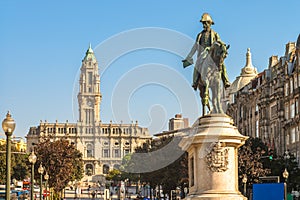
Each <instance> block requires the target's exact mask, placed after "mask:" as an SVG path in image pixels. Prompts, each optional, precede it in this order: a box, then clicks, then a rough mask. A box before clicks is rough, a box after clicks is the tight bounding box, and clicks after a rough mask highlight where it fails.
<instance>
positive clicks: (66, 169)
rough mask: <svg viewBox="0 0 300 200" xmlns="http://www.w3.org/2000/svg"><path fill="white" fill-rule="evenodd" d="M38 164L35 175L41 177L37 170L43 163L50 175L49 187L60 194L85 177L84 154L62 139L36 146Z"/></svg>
mask: <svg viewBox="0 0 300 200" xmlns="http://www.w3.org/2000/svg"><path fill="white" fill-rule="evenodd" d="M35 152H36V155H37V162H36V164H35V166H36V167H35V169H36V170H35V174H36V175H39V174H38V172H37V168H38V166H39V165H40V163H42V165H43V167H44V169H45V171H46V172H48V174H49V180H48V182H49V186H50V187H51V188H53V190H54V192H55V193H56V194H59V192H60V191H62V190H63V189H64V188H65V187H66V186H67V185H68V183H69V182H70V181H75V180H80V179H81V178H82V177H83V161H82V154H81V152H80V151H79V150H77V149H76V147H75V145H74V144H73V143H70V142H69V141H68V140H65V139H60V140H56V141H51V140H50V139H46V140H45V141H44V142H41V143H38V144H37V145H36V146H35Z"/></svg>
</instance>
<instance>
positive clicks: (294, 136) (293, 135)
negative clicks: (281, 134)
mask: <svg viewBox="0 0 300 200" xmlns="http://www.w3.org/2000/svg"><path fill="white" fill-rule="evenodd" d="M299 141H300V136H299V128H295V127H293V128H291V129H290V133H289V134H287V136H286V144H287V145H289V144H293V143H295V142H299Z"/></svg>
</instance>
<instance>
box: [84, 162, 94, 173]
mask: <svg viewBox="0 0 300 200" xmlns="http://www.w3.org/2000/svg"><path fill="white" fill-rule="evenodd" d="M93 171H94V167H93V165H92V164H86V166H85V174H86V175H88V176H92V175H93Z"/></svg>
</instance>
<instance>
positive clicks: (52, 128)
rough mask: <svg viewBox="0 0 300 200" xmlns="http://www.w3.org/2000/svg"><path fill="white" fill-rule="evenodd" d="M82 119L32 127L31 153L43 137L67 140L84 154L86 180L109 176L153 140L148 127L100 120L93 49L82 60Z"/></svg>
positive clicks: (80, 101) (99, 99)
mask: <svg viewBox="0 0 300 200" xmlns="http://www.w3.org/2000/svg"><path fill="white" fill-rule="evenodd" d="M77 97H78V105H79V119H78V122H77V123H69V122H68V121H66V122H65V123H58V122H57V121H56V122H55V123H48V122H47V121H45V122H42V121H41V122H40V124H39V125H38V126H36V127H30V130H29V132H28V134H27V136H26V138H27V146H28V148H27V149H28V151H31V150H32V147H33V146H32V145H33V144H34V143H38V142H39V141H41V140H42V139H43V137H50V138H52V139H53V140H56V139H60V138H65V139H67V140H69V141H70V142H73V143H74V144H75V145H76V147H77V149H78V150H79V151H80V152H82V154H83V160H84V168H85V175H86V176H85V178H84V179H88V178H89V176H93V179H94V180H97V175H103V174H107V173H108V171H109V170H111V169H113V168H117V167H118V166H119V165H120V164H121V161H122V158H123V157H124V156H125V155H126V154H128V153H131V152H133V151H134V150H135V148H136V147H137V146H140V145H141V144H143V143H144V142H145V141H147V140H149V139H151V136H150V135H149V132H148V129H147V128H142V127H140V126H138V122H137V121H136V122H135V123H133V122H132V123H130V124H123V123H120V124H113V123H112V121H111V122H110V123H106V124H105V123H102V121H101V119H100V104H101V99H102V95H101V92H100V76H99V72H98V62H97V60H96V57H95V55H94V52H93V50H92V48H91V47H89V49H88V50H87V52H86V55H85V57H84V59H83V60H82V66H81V74H80V80H79V93H78V96H77Z"/></svg>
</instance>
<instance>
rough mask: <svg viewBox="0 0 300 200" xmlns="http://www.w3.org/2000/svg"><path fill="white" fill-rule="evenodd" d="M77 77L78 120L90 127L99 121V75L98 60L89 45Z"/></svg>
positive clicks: (100, 96)
mask: <svg viewBox="0 0 300 200" xmlns="http://www.w3.org/2000/svg"><path fill="white" fill-rule="evenodd" d="M80 71H81V73H80V79H79V93H78V105H79V122H80V124H81V125H83V126H86V127H92V126H94V125H95V124H96V123H99V122H100V103H101V98H102V95H101V93H100V76H99V72H98V62H97V60H96V57H95V55H94V51H93V50H92V48H91V45H90V46H89V48H88V50H87V51H86V54H85V57H84V59H83V60H82V65H81V68H80Z"/></svg>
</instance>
